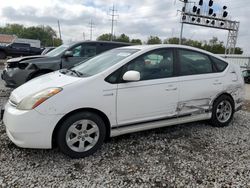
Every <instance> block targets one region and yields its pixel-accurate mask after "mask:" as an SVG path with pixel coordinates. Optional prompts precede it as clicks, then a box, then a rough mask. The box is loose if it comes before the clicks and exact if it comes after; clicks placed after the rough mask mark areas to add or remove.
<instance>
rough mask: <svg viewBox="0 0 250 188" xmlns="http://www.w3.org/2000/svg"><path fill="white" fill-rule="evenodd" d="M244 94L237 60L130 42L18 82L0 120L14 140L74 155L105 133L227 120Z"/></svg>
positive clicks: (225, 122) (82, 152) (94, 145)
mask: <svg viewBox="0 0 250 188" xmlns="http://www.w3.org/2000/svg"><path fill="white" fill-rule="evenodd" d="M243 95H244V82H243V78H242V76H241V71H240V67H239V66H238V65H234V64H230V63H227V62H225V61H224V60H223V59H221V58H220V57H218V56H215V55H213V54H211V53H208V52H206V51H203V50H199V49H196V48H192V47H187V46H181V45H151V46H130V47H123V48H117V49H113V50H110V51H108V52H105V53H102V54H100V55H98V56H96V57H94V58H91V59H90V60H88V61H86V62H85V63H83V64H81V65H78V66H76V67H74V68H72V69H70V70H66V69H63V70H60V71H56V72H53V73H50V74H47V75H44V76H41V77H39V78H35V79H33V80H31V81H29V82H28V83H26V84H24V85H22V86H20V87H18V88H17V89H15V90H14V91H13V92H12V93H11V96H10V98H9V101H8V103H7V104H6V106H5V112H4V118H3V122H4V124H5V126H6V131H7V134H8V136H9V138H10V139H11V140H12V141H13V142H14V143H15V144H16V145H17V146H19V147H24V148H52V146H53V145H54V144H56V145H57V146H58V147H59V149H60V150H61V151H62V152H63V153H64V154H66V155H69V156H70V157H73V158H78V157H85V156H88V155H90V154H92V153H94V152H95V151H96V150H97V149H99V148H100V147H101V145H102V144H103V142H104V139H105V138H108V137H114V136H118V135H122V134H127V133H132V132H137V131H143V130H148V129H153V128H159V127H164V126H170V125H176V124H180V123H187V122H193V121H200V120H209V121H210V123H211V124H212V125H213V126H218V127H223V126H227V125H228V124H229V123H230V121H231V119H232V117H233V114H234V112H235V111H237V110H239V109H240V108H241V106H242V104H243V100H244V99H243ZM53 143H54V144H53Z"/></svg>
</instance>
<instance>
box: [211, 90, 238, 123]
mask: <svg viewBox="0 0 250 188" xmlns="http://www.w3.org/2000/svg"><path fill="white" fill-rule="evenodd" d="M233 114H234V101H233V100H232V99H231V97H229V96H227V95H223V96H221V97H219V98H218V99H216V100H215V101H214V105H213V109H212V118H211V120H210V122H211V124H212V125H213V126H216V127H224V126H227V125H228V124H229V123H230V121H231V120H232V118H233Z"/></svg>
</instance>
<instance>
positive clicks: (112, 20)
mask: <svg viewBox="0 0 250 188" xmlns="http://www.w3.org/2000/svg"><path fill="white" fill-rule="evenodd" d="M109 12H111V13H109V15H110V16H111V20H110V21H111V37H110V40H111V41H112V40H113V36H114V22H115V21H117V20H116V19H115V18H116V17H117V16H118V15H117V14H115V12H117V10H115V5H114V4H113V7H112V9H109Z"/></svg>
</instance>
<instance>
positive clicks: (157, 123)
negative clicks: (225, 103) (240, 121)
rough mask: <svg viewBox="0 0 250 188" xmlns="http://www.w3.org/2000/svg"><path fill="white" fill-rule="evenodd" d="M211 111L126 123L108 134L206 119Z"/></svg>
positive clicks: (125, 132)
mask: <svg viewBox="0 0 250 188" xmlns="http://www.w3.org/2000/svg"><path fill="white" fill-rule="evenodd" d="M211 115H212V114H211V113H206V114H198V115H192V116H185V117H179V118H174V119H168V120H159V121H154V122H147V123H141V124H136V125H127V126H123V127H115V128H112V129H111V133H110V136H111V137H115V136H119V135H123V134H128V133H133V132H139V131H145V130H149V129H155V128H160V127H167V126H171V125H177V124H182V123H190V122H195V121H201V120H207V119H210V118H211Z"/></svg>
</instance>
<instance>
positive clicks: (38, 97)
mask: <svg viewBox="0 0 250 188" xmlns="http://www.w3.org/2000/svg"><path fill="white" fill-rule="evenodd" d="M60 91H62V88H48V89H45V90H42V91H39V92H37V93H34V94H32V95H30V96H27V97H25V98H24V99H23V100H21V102H20V103H18V104H17V107H16V108H17V109H19V110H32V109H34V108H36V107H37V106H39V105H40V104H42V103H43V102H44V101H46V100H47V99H49V98H50V97H52V96H54V95H56V94H57V93H59V92H60Z"/></svg>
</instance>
